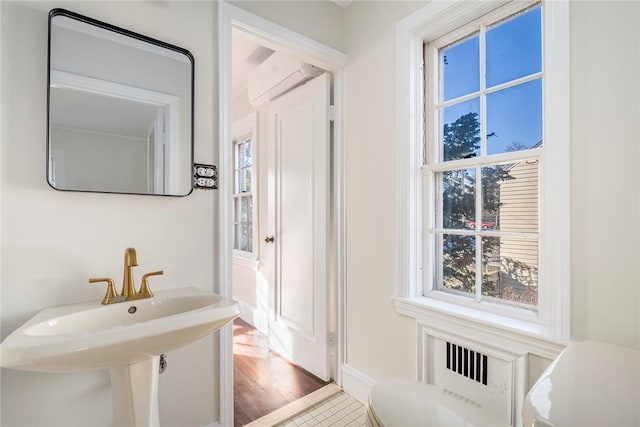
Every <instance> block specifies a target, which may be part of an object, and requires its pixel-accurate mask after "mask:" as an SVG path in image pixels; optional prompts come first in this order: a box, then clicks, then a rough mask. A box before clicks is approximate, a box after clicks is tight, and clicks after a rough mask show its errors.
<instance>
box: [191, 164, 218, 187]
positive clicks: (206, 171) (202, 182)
mask: <svg viewBox="0 0 640 427" xmlns="http://www.w3.org/2000/svg"><path fill="white" fill-rule="evenodd" d="M193 188H194V189H200V190H217V189H218V168H217V167H216V166H215V165H203V164H200V163H195V164H194V165H193Z"/></svg>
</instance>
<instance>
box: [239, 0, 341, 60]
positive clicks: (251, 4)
mask: <svg viewBox="0 0 640 427" xmlns="http://www.w3.org/2000/svg"><path fill="white" fill-rule="evenodd" d="M229 3H231V4H233V5H234V6H237V7H240V8H242V9H245V10H247V11H249V12H251V13H253V14H254V15H258V16H262V17H264V18H265V19H268V20H269V21H271V22H275V23H276V24H279V25H282V26H283V27H287V28H289V29H291V30H293V31H296V32H297V33H300V34H303V35H305V36H307V37H309V38H311V39H313V40H316V41H318V42H320V43H324V44H326V45H327V46H331V47H333V48H335V49H337V50H339V51H342V52H345V38H344V25H343V23H344V11H343V9H342V8H341V7H340V6H338V5H336V4H334V3H330V2H328V1H325V0H322V1H318V0H304V1H300V0H294V1H281V0H274V1H272V0H269V1H260V0H257V1H256V0H240V1H238V0H233V1H229Z"/></svg>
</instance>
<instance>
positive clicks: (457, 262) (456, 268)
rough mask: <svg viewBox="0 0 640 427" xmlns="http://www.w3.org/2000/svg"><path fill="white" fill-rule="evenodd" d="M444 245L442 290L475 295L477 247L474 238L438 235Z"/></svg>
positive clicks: (442, 253)
mask: <svg viewBox="0 0 640 427" xmlns="http://www.w3.org/2000/svg"><path fill="white" fill-rule="evenodd" d="M438 238H439V239H442V240H441V244H442V246H441V247H442V252H441V256H442V283H441V286H440V287H439V288H440V289H441V290H454V291H459V292H467V293H475V288H476V270H475V265H476V245H475V238H474V237H473V236H456V235H451V234H445V235H438Z"/></svg>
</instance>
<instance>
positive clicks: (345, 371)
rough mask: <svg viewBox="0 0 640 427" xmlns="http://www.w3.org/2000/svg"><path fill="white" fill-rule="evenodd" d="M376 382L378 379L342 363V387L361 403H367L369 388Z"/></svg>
mask: <svg viewBox="0 0 640 427" xmlns="http://www.w3.org/2000/svg"><path fill="white" fill-rule="evenodd" d="M377 382H378V381H376V380H375V379H373V378H371V377H370V376H368V375H367V374H365V373H364V372H362V371H359V370H357V369H356V368H354V367H353V366H350V365H347V364H344V365H342V388H343V389H344V391H345V393H347V394H348V395H350V396H352V397H353V398H355V399H357V400H358V401H359V402H360V403H362V404H363V405H364V404H366V403H367V399H369V393H370V392H371V388H372V387H373V386H374V385H375V384H376V383H377Z"/></svg>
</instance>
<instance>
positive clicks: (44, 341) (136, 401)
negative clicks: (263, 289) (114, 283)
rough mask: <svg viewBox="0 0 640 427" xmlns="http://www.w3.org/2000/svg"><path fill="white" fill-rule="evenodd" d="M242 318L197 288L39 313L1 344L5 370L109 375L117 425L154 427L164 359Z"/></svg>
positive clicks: (234, 304) (222, 301)
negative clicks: (97, 371) (103, 371)
mask: <svg viewBox="0 0 640 427" xmlns="http://www.w3.org/2000/svg"><path fill="white" fill-rule="evenodd" d="M239 314H240V307H239V305H238V303H237V302H235V301H233V300H231V299H227V298H223V297H221V296H219V295H215V294H212V293H209V292H206V291H203V290H200V289H196V288H179V289H172V290H167V291H159V292H156V293H155V296H154V297H153V298H149V299H142V300H136V301H130V302H122V303H117V304H110V305H101V304H100V302H98V301H96V302H87V303H79V304H72V305H66V306H60V307H52V308H48V309H45V310H43V311H41V312H40V313H38V314H36V315H35V316H34V317H33V318H31V319H30V320H29V321H27V322H26V323H25V324H24V325H22V326H21V327H19V328H18V329H16V330H15V331H14V332H13V333H12V334H11V335H9V336H8V337H7V338H6V339H5V340H4V341H3V342H2V344H1V353H0V354H1V361H0V365H1V366H2V367H3V368H10V369H20V370H26V371H38V372H82V371H87V370H92V369H102V368H109V369H110V371H111V385H112V389H113V408H114V425H116V426H156V425H159V416H158V369H159V360H160V355H161V354H163V353H166V352H168V351H171V350H173V349H176V348H178V347H181V346H183V345H185V344H187V343H190V342H192V341H195V340H197V339H198V338H202V337H204V336H206V335H208V334H210V333H212V332H214V331H216V330H218V329H219V328H221V327H222V326H223V325H225V324H226V323H228V322H230V321H232V320H233V319H234V318H235V317H237V316H238V315H239Z"/></svg>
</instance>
